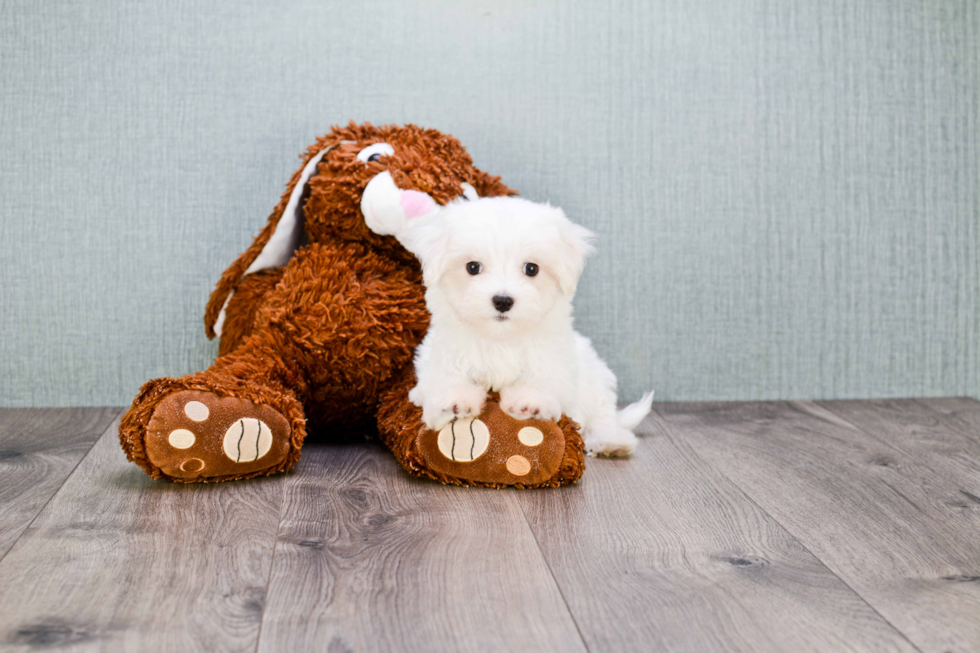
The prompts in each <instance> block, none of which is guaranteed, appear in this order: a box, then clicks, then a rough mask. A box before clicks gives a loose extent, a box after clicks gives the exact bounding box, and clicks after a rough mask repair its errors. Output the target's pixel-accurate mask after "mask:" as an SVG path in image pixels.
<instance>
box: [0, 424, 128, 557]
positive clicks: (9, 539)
mask: <svg viewBox="0 0 980 653" xmlns="http://www.w3.org/2000/svg"><path fill="white" fill-rule="evenodd" d="M120 412H122V411H121V409H119V408H46V409H40V408H4V409H2V410H0V559H3V557H4V555H6V553H7V551H9V550H10V547H12V546H13V545H14V542H16V541H17V538H19V537H20V535H21V533H23V532H24V529H25V528H27V525H28V524H30V523H31V521H32V520H33V519H34V518H35V517H36V516H37V514H38V512H40V510H41V508H43V507H44V505H45V504H46V503H47V502H48V500H49V499H51V497H52V496H53V495H54V493H55V492H57V491H58V488H60V487H61V484H62V483H64V482H65V479H66V478H68V475H69V474H71V472H72V470H73V469H75V466H76V465H77V464H78V461H80V460H81V459H82V457H83V456H85V454H86V453H88V451H89V449H91V448H92V445H93V444H95V441H96V440H98V439H99V436H100V435H102V433H103V432H104V431H105V430H106V427H107V426H109V424H110V423H111V422H112V420H113V419H115V418H116V417H117V416H118V415H119V413H120Z"/></svg>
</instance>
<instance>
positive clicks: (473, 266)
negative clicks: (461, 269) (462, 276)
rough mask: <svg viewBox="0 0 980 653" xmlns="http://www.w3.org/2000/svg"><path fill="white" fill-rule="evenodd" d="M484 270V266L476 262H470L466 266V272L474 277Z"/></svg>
mask: <svg viewBox="0 0 980 653" xmlns="http://www.w3.org/2000/svg"><path fill="white" fill-rule="evenodd" d="M482 269H483V266H482V265H480V264H479V263H477V262H476V261H470V262H469V263H467V264H466V271H467V272H469V273H470V274H471V275H473V276H476V275H478V274H480V270H482Z"/></svg>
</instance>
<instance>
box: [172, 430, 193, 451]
mask: <svg viewBox="0 0 980 653" xmlns="http://www.w3.org/2000/svg"><path fill="white" fill-rule="evenodd" d="M195 440H197V438H196V437H194V434H193V433H192V432H190V431H188V430H187V429H174V430H173V431H171V432H170V435H168V436H167V442H169V443H170V446H171V447H173V448H174V449H190V448H191V447H193V446H194V441H195Z"/></svg>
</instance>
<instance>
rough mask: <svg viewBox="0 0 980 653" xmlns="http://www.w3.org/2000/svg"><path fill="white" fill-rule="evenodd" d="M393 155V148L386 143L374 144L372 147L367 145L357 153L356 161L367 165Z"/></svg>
mask: <svg viewBox="0 0 980 653" xmlns="http://www.w3.org/2000/svg"><path fill="white" fill-rule="evenodd" d="M394 153H395V148H393V147H392V146H390V145H388V144H387V143H375V144H374V145H368V146H367V147H365V148H364V149H363V150H361V151H360V152H358V153H357V160H358V161H363V162H364V163H367V162H368V161H377V160H378V159H380V158H381V157H383V156H391V155H392V154H394Z"/></svg>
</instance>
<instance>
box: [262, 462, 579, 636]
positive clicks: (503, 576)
mask: <svg viewBox="0 0 980 653" xmlns="http://www.w3.org/2000/svg"><path fill="white" fill-rule="evenodd" d="M547 492H551V491H547ZM287 649H288V650H329V651H424V652H427V653H428V652H432V651H584V650H585V647H584V646H583V644H582V640H581V639H580V637H579V635H578V633H577V631H576V629H575V624H574V623H573V621H572V619H571V617H570V615H569V612H568V609H567V608H566V606H565V604H564V602H563V601H562V598H561V595H560V594H559V592H558V589H557V587H556V586H555V583H554V580H553V579H552V577H551V575H550V573H549V571H548V567H547V565H546V564H545V561H544V559H543V558H542V556H541V553H540V551H539V550H538V547H537V545H536V544H535V541H534V537H533V535H532V534H531V531H530V529H529V528H528V525H527V522H526V521H525V519H524V515H523V513H522V512H521V508H520V506H519V505H518V503H517V497H516V496H515V492H514V491H511V490H482V489H476V488H457V487H446V486H440V485H437V484H435V483H431V482H427V481H420V480H416V479H413V478H411V477H409V476H408V475H407V474H406V473H405V472H404V471H403V470H402V469H400V468H399V467H398V465H397V464H396V463H395V461H394V459H393V458H392V457H391V454H390V453H389V452H388V451H386V450H384V449H382V448H381V447H380V446H378V445H377V444H373V445H356V446H347V447H331V446H317V445H315V444H307V446H306V448H305V450H304V453H303V461H302V462H301V464H300V466H299V468H298V470H297V473H296V474H295V475H294V476H293V477H291V478H290V479H289V482H288V484H287V490H286V498H285V502H284V508H283V518H282V523H281V525H280V531H279V540H278V543H277V546H276V554H275V561H274V565H273V571H272V579H271V582H270V585H269V594H268V601H267V604H266V608H265V615H264V618H263V622H262V636H261V642H260V647H259V650H260V651H282V650H287Z"/></svg>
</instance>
